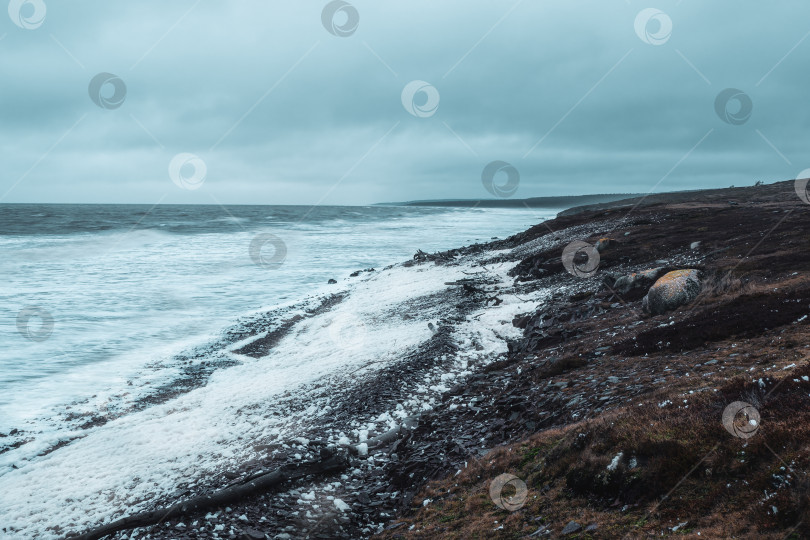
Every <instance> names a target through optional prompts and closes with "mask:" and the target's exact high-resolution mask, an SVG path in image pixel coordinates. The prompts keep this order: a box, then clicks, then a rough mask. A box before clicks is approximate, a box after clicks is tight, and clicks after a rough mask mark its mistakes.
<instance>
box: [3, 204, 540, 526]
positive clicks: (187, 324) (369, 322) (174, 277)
mask: <svg viewBox="0 0 810 540" xmlns="http://www.w3.org/2000/svg"><path fill="white" fill-rule="evenodd" d="M495 214H498V213H497V212H496V213H490V212H485V213H480V214H472V213H471V214H464V213H461V214H456V216H455V217H456V219H458V216H467V217H468V218H469V219H471V220H472V219H473V218H474V219H483V222H482V223H479V224H477V226H476V227H475V229H476V230H478V231H481V232H483V231H487V232H486V233H485V234H498V233H500V235H502V236H505V233H506V232H517V231H518V230H520V229H522V228H524V227H525V226H526V225H528V224H529V223H531V222H532V221H536V216H532V215H529V214H528V213H527V214H524V215H516V214H514V213H510V212H504V211H501V212H500V214H502V215H500V214H499V215H498V216H495ZM509 219H511V220H512V221H511V222H510V221H509ZM496 222H499V223H500V225H499V227H500V229H498V230H495V228H494V227H493V226H494V224H495V223H496ZM518 222H520V224H519V225H518ZM455 226H456V227H459V226H460V225H459V224H458V223H455ZM390 227H391V225H390V224H385V223H380V224H379V229H377V232H376V233H375V234H377V235H378V236H376V237H375V236H374V235H373V234H372V235H370V234H369V226H368V225H366V228H365V230H363V228H362V227H360V228H359V230H358V228H357V226H356V225H353V226H352V227H348V228H346V229H345V230H343V231H342V233H341V234H340V235H339V236H338V239H335V238H332V237H327V236H325V235H324V234H323V231H321V234H317V235H315V234H314V233H312V232H308V231H297V232H296V231H290V233H289V235H287V237H286V238H287V239H289V240H288V245H289V246H290V253H289V257H290V259H291V261H288V262H290V264H289V265H287V266H285V268H286V270H287V271H286V273H284V274H270V273H268V272H267V271H266V270H263V269H259V268H257V267H255V266H254V265H252V264H251V261H250V260H249V257H247V256H246V253H243V252H244V251H245V249H246V246H247V244H249V241H250V239H251V238H252V234H248V233H245V234H242V233H232V234H228V235H224V234H222V235H219V234H205V235H196V236H179V235H178V236H171V235H163V234H162V233H150V234H159V235H160V237H159V238H155V237H150V238H148V239H147V242H153V244H152V248H154V249H151V248H147V247H145V246H146V244H145V243H144V241H143V237H141V238H139V239H138V240H137V242H135V243H134V244H130V245H127V244H126V242H125V243H124V245H125V246H126V247H124V248H122V249H121V250H116V249H112V250H111V251H109V252H108V253H106V254H103V256H101V257H97V259H96V260H95V264H96V266H93V267H88V266H87V265H84V266H80V267H76V266H77V260H78V258H79V257H78V256H77V257H76V258H70V257H67V258H66V259H57V260H55V261H53V263H52V264H50V265H43V264H41V263H38V264H36V265H33V266H31V267H29V269H28V274H23V273H22V272H23V268H22V267H17V268H15V270H16V271H17V272H19V273H18V274H14V275H15V277H14V278H13V283H12V285H11V286H9V285H4V286H3V288H0V298H4V299H5V300H6V301H7V302H8V301H9V300H10V301H11V304H12V305H13V304H16V303H19V304H22V303H23V302H25V303H30V302H28V301H27V298H28V297H30V295H31V294H34V293H36V292H39V293H40V294H42V297H43V298H42V300H43V301H42V302H40V303H42V304H46V305H50V306H53V305H55V303H56V302H61V304H59V306H60V307H55V308H54V307H52V310H53V311H54V318H55V319H56V320H57V330H56V331H55V333H54V336H53V337H52V338H51V339H50V340H48V341H45V342H42V343H33V342H22V341H21V340H20V338H19V336H16V335H14V329H13V328H12V327H13V321H10V322H6V323H5V324H4V325H3V326H2V327H0V330H1V333H0V337H2V338H3V339H4V340H7V341H6V342H11V341H12V339H14V340H15V342H14V345H15V346H14V347H11V348H10V349H9V350H10V354H11V356H10V358H7V359H4V360H2V361H0V370H2V371H0V385H1V386H2V387H3V390H4V392H3V393H2V394H3V397H0V432H7V430H8V429H9V428H12V427H13V428H17V429H20V430H23V431H24V434H25V437H24V440H26V441H27V442H26V443H25V444H22V445H21V446H19V447H18V448H15V449H12V450H9V451H7V452H5V453H4V454H0V523H2V524H3V526H6V527H12V528H13V529H14V530H17V531H18V532H15V533H13V535H11V536H10V537H11V538H15V537H20V538H30V537H37V538H49V537H57V536H59V533H58V532H57V531H54V530H51V529H49V527H51V526H53V525H60V526H64V527H68V528H69V529H70V530H73V531H75V530H78V529H81V528H83V527H86V526H91V525H95V524H99V523H102V522H106V521H109V520H111V519H114V518H117V517H120V516H121V515H122V513H125V512H126V513H131V512H134V511H138V510H143V509H146V508H148V507H149V504H150V503H151V502H152V501H154V500H156V499H159V498H161V497H167V496H169V495H170V494H171V493H173V492H174V491H175V490H176V489H177V487H178V486H179V485H184V486H186V487H188V486H189V485H193V484H194V482H196V481H197V479H200V478H203V477H205V476H206V475H210V474H211V473H213V472H216V471H221V470H224V469H228V468H231V467H232V466H233V465H234V464H235V463H237V462H239V461H242V460H245V459H249V458H250V457H251V456H252V453H253V452H254V450H253V445H254V444H256V443H258V442H271V441H274V440H289V439H291V438H294V437H296V436H297V433H296V426H297V425H300V423H301V422H306V421H308V419H309V420H312V418H316V417H317V416H318V415H322V414H325V411H324V410H311V409H312V408H310V409H308V410H305V411H304V412H302V413H301V414H300V417H298V418H292V419H290V418H287V419H285V420H284V421H282V420H280V418H281V417H280V416H272V415H268V414H267V413H268V410H269V408H272V407H273V403H274V402H275V399H274V398H278V397H279V396H281V395H283V394H288V395H293V396H297V398H298V399H300V400H303V401H306V400H307V397H308V392H309V391H310V389H311V388H312V387H314V386H316V385H317V384H322V383H323V381H326V380H329V381H332V382H335V381H339V380H341V378H343V379H348V378H349V377H350V374H351V373H354V372H356V371H357V369H358V368H364V369H365V370H374V369H378V368H379V367H382V366H384V365H386V363H389V362H392V361H394V360H396V359H398V358H400V356H401V354H402V351H403V350H407V349H408V348H411V347H414V346H416V345H418V344H419V343H421V342H423V341H425V340H427V339H429V338H430V337H431V335H432V331H431V330H430V328H429V327H428V325H427V322H429V320H428V315H426V314H420V313H411V314H410V315H412V318H410V319H404V320H403V319H399V318H391V317H390V313H392V312H395V311H396V310H397V309H400V310H401V306H402V305H403V304H405V303H407V302H408V301H409V300H412V299H414V298H418V297H421V296H425V295H428V294H431V293H433V292H437V291H439V290H441V289H443V288H444V287H445V286H444V285H443V284H444V283H445V282H447V281H453V280H456V279H460V278H463V277H465V276H466V275H467V274H463V273H462V270H463V271H466V272H470V271H473V269H472V268H469V267H468V268H465V267H440V266H434V265H421V266H418V267H415V268H402V267H396V268H393V269H391V270H389V271H386V272H375V273H368V274H361V276H359V277H357V278H346V277H345V276H346V274H347V273H348V270H352V269H356V268H361V267H365V266H371V265H373V264H377V263H375V262H373V261H371V260H370V259H372V258H373V257H370V256H368V251H366V252H365V254H363V253H360V254H358V251H362V250H363V248H365V249H366V250H368V249H370V247H371V246H374V247H376V248H380V250H381V252H382V253H383V255H380V254H377V255H376V258H377V260H378V261H379V260H384V258H385V257H386V256H388V257H394V256H396V257H397V258H399V259H400V260H401V259H403V258H405V257H403V256H401V254H403V253H407V254H412V253H413V252H414V251H415V250H416V249H417V248H422V249H425V250H426V251H432V250H435V249H438V248H439V247H443V248H449V247H453V246H455V245H461V244H462V243H463V242H462V241H461V240H459V239H458V237H455V238H451V240H449V241H447V240H445V241H444V243H445V245H443V246H439V245H436V244H435V240H434V244H433V245H431V242H430V241H428V240H425V239H424V238H423V234H424V233H423V232H422V230H423V229H425V228H427V229H432V228H439V229H442V230H452V227H451V224H449V223H433V224H426V223H422V224H421V226H420V228H419V229H416V228H414V229H412V230H411V229H407V228H406V229H404V230H400V231H398V232H397V236H396V238H395V239H394V240H393V241H392V240H391V239H390V238H389V239H387V240H386V238H387V237H386V235H387V234H389V233H391V232H392V231H390V230H386V228H390ZM507 227H511V230H507V231H505V229H507ZM472 228H473V227H471V223H468V227H467V231H469V230H471V229H472ZM493 231H494V232H493ZM442 234H444V233H442ZM456 234H458V232H457V233H456ZM110 236H114V235H110ZM121 236H124V235H121ZM52 240H53V239H51V240H49V241H52ZM482 240H483V238H482ZM39 241H41V239H38V238H32V239H28V240H25V241H22V240H20V239H19V238H16V237H14V238H5V239H3V238H0V245H2V242H10V243H15V244H17V245H18V246H19V245H20V244H26V245H27V246H28V248H26V249H35V250H36V249H41V248H43V246H39V247H38V246H37V243H38V242H39ZM43 241H44V240H43ZM385 241H387V242H389V244H387V245H386V244H384V242H385ZM66 242H67V241H66ZM154 242H157V243H156V244H155V243H154ZM340 242H342V244H341V243H340ZM375 242H376V246H375ZM68 243H69V242H68ZM391 244H395V245H391ZM381 245H382V247H380V246H381ZM301 246H308V247H306V248H304V247H301ZM329 246H332V249H331V251H330V249H329ZM386 246H387V247H386ZM5 247H7V246H5ZM386 254H387V255H386ZM63 255H64V253H63ZM82 257H83V256H82ZM305 261H306V262H305ZM392 262H393V261H392ZM330 263H331V265H332V266H330ZM369 263H372V264H369ZM19 264H20V265H24V264H29V265H30V264H31V262H30V261H29V262H28V263H19ZM141 265H145V266H146V267H148V268H151V270H147V269H146V268H142V271H134V269H133V267H139V266H141ZM0 266H5V267H11V263H8V262H3V263H0ZM45 266H48V267H47V268H46V267H45ZM158 269H159V271H156V270H158ZM189 269H193V271H191V272H189ZM505 270H506V269H500V270H499V272H500V273H501V277H504V276H503V273H504V272H505ZM301 274H303V275H301ZM333 276H334V277H337V278H340V283H339V284H338V285H324V283H325V281H326V279H327V278H328V277H333ZM48 279H50V280H51V281H50V282H48ZM43 282H47V283H48V285H49V286H50V288H51V289H52V290H51V291H50V292H49V291H47V289H48V288H47V287H43V286H42V285H41V283H43ZM313 283H318V284H320V285H319V286H318V288H316V289H315V291H316V292H315V295H314V296H312V297H311V299H310V300H309V303H310V304H312V305H315V304H317V302H318V298H319V297H322V296H323V295H326V294H329V293H331V292H336V291H342V290H346V291H349V292H350V294H349V295H348V297H347V298H346V299H345V300H344V301H343V302H341V303H339V304H338V305H337V306H336V307H335V308H334V309H332V310H329V311H326V312H323V313H320V314H319V315H316V316H312V317H309V318H307V319H304V320H302V321H300V322H299V323H298V324H296V325H295V326H294V327H293V329H292V331H291V332H290V333H288V334H287V335H286V336H285V337H284V338H283V339H282V340H281V341H280V342H279V343H278V344H277V345H276V347H275V348H274V350H273V351H272V353H271V354H270V355H268V356H266V357H264V358H261V359H258V360H256V359H252V358H249V357H244V356H239V357H237V356H236V355H231V354H230V353H227V352H226V351H223V350H220V351H212V352H211V354H213V353H216V354H219V355H226V356H228V355H230V357H231V358H233V359H234V360H237V361H239V362H241V364H240V365H236V366H233V367H230V368H228V369H223V370H220V371H217V372H215V373H214V374H213V375H212V376H211V378H210V380H209V382H208V384H207V385H206V386H204V387H201V388H197V389H195V390H192V391H190V392H188V393H186V394H183V395H180V396H179V397H176V398H174V399H172V400H170V401H168V402H166V403H163V404H161V405H156V406H153V407H150V408H147V409H145V410H141V411H139V412H131V413H128V414H123V415H122V416H120V415H119V414H117V413H118V412H120V411H126V408H127V405H128V404H132V403H133V402H134V401H135V400H136V399H137V398H138V397H139V396H141V395H144V394H147V393H149V392H150V391H151V390H153V389H154V388H155V387H156V386H159V385H160V384H163V383H165V382H170V381H171V380H172V378H173V376H175V375H177V373H178V372H179V369H180V367H179V366H178V365H176V364H175V363H173V362H172V359H173V358H177V357H183V356H182V355H180V353H181V352H183V351H188V350H191V349H193V348H194V346H196V345H201V344H205V343H211V342H212V341H217V340H219V339H220V337H219V336H220V332H221V330H222V329H223V328H225V327H228V326H233V322H234V321H235V320H236V319H237V318H238V316H240V315H241V316H243V317H245V319H246V320H249V319H250V318H251V316H254V317H258V316H260V314H262V313H263V312H264V311H265V309H266V308H262V305H264V306H270V305H276V306H283V305H285V304H286V306H287V307H288V308H290V307H291V306H294V305H300V300H296V297H297V298H301V297H302V294H303V292H304V291H312V290H313ZM54 285H56V287H54ZM41 289H46V291H42V290H41ZM296 291H298V292H296ZM59 292H61V293H62V295H61V296H60V294H58V293H59ZM529 300H532V301H536V300H537V299H536V298H534V299H529ZM127 309H129V310H131V312H127ZM525 309H527V305H525V304H524V302H523V301H521V300H519V299H516V298H511V297H509V298H506V299H505V302H504V303H503V304H502V305H501V306H499V308H498V309H494V310H486V311H485V312H482V313H480V314H478V315H477V316H476V317H475V318H471V319H470V320H469V321H468V323H465V324H462V325H461V326H460V327H459V329H458V336H456V338H457V339H458V341H459V342H461V343H462V344H464V345H469V344H471V343H473V342H475V343H476V344H478V345H479V348H480V350H479V351H477V353H471V354H472V356H470V357H464V355H461V356H460V357H459V358H458V359H457V362H456V365H455V366H454V367H453V368H452V369H451V370H450V371H451V372H452V373H453V377H456V376H460V377H463V376H465V374H466V373H468V371H467V366H468V363H469V362H475V361H479V360H480V359H481V358H485V357H487V356H488V355H491V353H497V352H503V351H502V350H501V349H502V348H503V347H504V343H503V340H502V339H501V338H502V337H503V336H504V335H505V334H508V333H509V332H510V331H513V329H512V328H511V325H504V324H503V323H504V322H508V321H510V320H511V317H513V316H514V314H516V313H518V312H521V310H525ZM251 313H252V314H253V315H250V314H251ZM299 313H303V311H301V312H299ZM257 337H260V336H257ZM249 341H250V338H248V339H245V340H243V343H242V344H245V343H247V342H249ZM233 348H234V347H233V344H231V346H230V347H228V349H233ZM470 348H471V349H473V350H474V349H475V347H470ZM473 356H475V358H473ZM204 359H205V358H202V360H204ZM199 360H200V359H197V361H199ZM26 363H28V364H34V365H28V366H26ZM442 375H443V374H442V373H437V374H435V377H434V378H435V381H433V380H431V381H426V382H425V392H424V393H423V394H421V395H420V396H418V397H415V398H414V400H413V403H404V404H402V407H401V408H400V410H393V411H388V412H383V414H382V415H380V418H375V419H368V420H367V421H372V420H374V426H373V427H374V428H378V429H388V428H390V427H391V426H392V425H394V423H395V421H396V419H398V418H402V417H403V415H404V414H406V413H405V412H403V411H405V410H406V409H407V410H419V409H424V408H425V407H430V406H431V405H430V403H431V399H434V398H431V396H437V395H439V394H440V393H441V391H442V389H443V388H445V387H444V386H443V385H445V384H450V379H448V378H445V379H444V380H443V379H442ZM110 410H112V412H113V413H114V414H109V417H110V418H114V419H113V420H111V421H109V422H108V423H106V424H104V425H101V426H98V427H92V428H89V429H77V423H76V422H74V423H71V422H67V421H65V420H64V419H65V416H66V414H68V413H69V412H75V413H77V414H78V415H79V416H80V417H81V414H84V413H88V414H89V413H91V412H94V411H95V412H98V411H101V412H105V411H110ZM367 427H368V426H367ZM1 440H2V439H0V441H1ZM63 441H64V442H68V441H70V442H69V444H66V445H65V446H63V447H61V448H58V449H56V450H55V451H52V452H50V453H47V454H46V455H39V454H41V453H43V452H44V451H46V450H49V449H52V447H53V445H55V444H57V443H59V442H63ZM334 442H339V441H338V440H337V438H336V440H335V441H334ZM354 442H359V441H354ZM12 466H16V467H18V468H17V469H12ZM10 530H11V529H10ZM62 532H64V531H62ZM0 536H2V534H0Z"/></svg>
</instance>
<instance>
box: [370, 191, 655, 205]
mask: <svg viewBox="0 0 810 540" xmlns="http://www.w3.org/2000/svg"><path fill="white" fill-rule="evenodd" d="M642 195H643V194H641V193H613V194H596V195H567V196H558V197H529V198H527V199H435V200H423V201H405V202H384V203H376V204H375V205H374V206H439V207H459V208H473V207H475V208H559V209H565V208H571V207H574V206H583V205H590V204H600V203H609V202H615V201H621V200H625V199H632V198H635V197H641V196H642Z"/></svg>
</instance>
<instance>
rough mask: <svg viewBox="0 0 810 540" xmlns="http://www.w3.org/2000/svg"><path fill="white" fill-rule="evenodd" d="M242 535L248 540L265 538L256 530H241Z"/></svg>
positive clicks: (262, 539)
mask: <svg viewBox="0 0 810 540" xmlns="http://www.w3.org/2000/svg"><path fill="white" fill-rule="evenodd" d="M242 534H243V535H244V536H246V537H248V538H250V540H264V539H265V538H266V536H265V534H264V533H263V532H261V531H257V530H256V529H242Z"/></svg>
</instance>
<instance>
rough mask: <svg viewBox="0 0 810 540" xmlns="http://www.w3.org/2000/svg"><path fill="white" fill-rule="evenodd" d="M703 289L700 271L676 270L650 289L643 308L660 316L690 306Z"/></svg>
mask: <svg viewBox="0 0 810 540" xmlns="http://www.w3.org/2000/svg"><path fill="white" fill-rule="evenodd" d="M701 288H702V285H701V283H700V271H699V270H693V269H687V270H674V271H672V272H668V273H666V274H664V276H663V277H661V278H659V279H658V281H656V282H655V284H654V285H653V286H652V287H650V290H649V292H648V293H647V296H645V297H644V300H643V301H642V307H643V309H644V311H646V312H648V313H651V314H653V315H660V314H661V313H666V312H667V311H671V310H673V309H676V308H678V307H680V306H683V305H685V304H688V303H689V302H691V301H692V300H694V299H695V298H697V296H698V294H700V290H701Z"/></svg>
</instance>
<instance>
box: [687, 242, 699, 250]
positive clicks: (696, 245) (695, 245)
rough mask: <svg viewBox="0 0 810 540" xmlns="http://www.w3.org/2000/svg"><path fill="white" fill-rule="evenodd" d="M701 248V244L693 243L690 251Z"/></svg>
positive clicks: (690, 245)
mask: <svg viewBox="0 0 810 540" xmlns="http://www.w3.org/2000/svg"><path fill="white" fill-rule="evenodd" d="M699 247H700V242H692V243H691V244H689V249H692V250H695V249H697V248H699Z"/></svg>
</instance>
